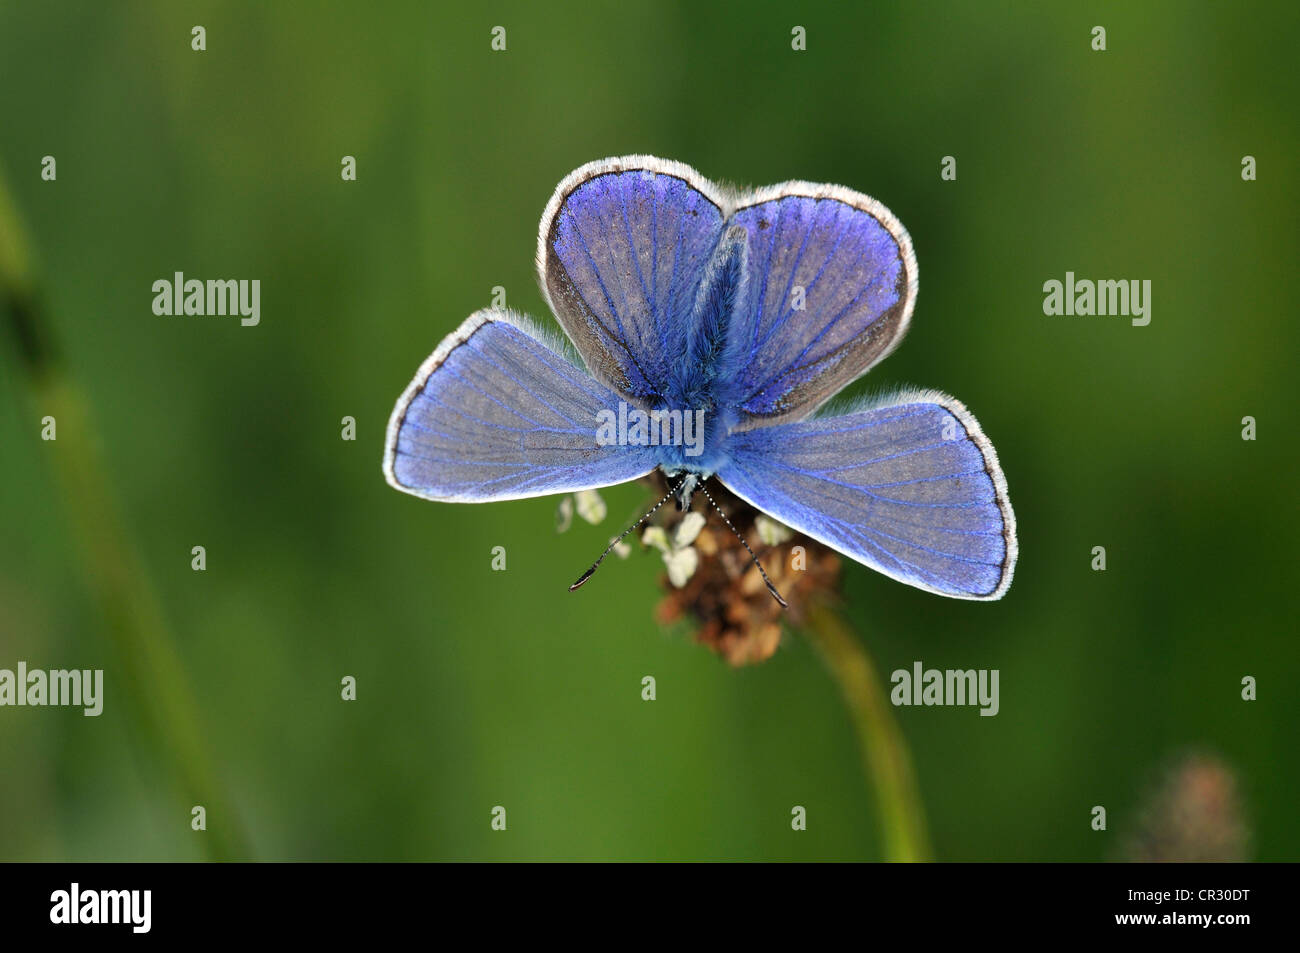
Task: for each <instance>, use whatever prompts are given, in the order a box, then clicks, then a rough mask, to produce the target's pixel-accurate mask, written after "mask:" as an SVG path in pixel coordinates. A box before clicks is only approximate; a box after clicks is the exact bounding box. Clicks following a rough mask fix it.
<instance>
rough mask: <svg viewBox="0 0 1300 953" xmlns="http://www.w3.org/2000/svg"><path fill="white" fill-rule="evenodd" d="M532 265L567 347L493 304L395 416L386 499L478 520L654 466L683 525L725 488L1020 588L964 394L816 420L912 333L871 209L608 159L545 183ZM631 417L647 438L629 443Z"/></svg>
mask: <svg viewBox="0 0 1300 953" xmlns="http://www.w3.org/2000/svg"><path fill="white" fill-rule="evenodd" d="M537 269H538V274H539V278H540V281H541V286H542V291H543V293H544V294H545V296H546V300H547V303H548V304H549V305H550V306H551V310H552V311H553V312H554V313H555V316H556V318H558V319H559V323H560V326H561V327H562V328H563V329H564V332H565V334H567V335H568V341H565V340H564V339H563V338H560V337H559V336H558V335H555V334H552V333H548V332H546V331H544V330H542V329H540V328H538V327H537V326H535V325H534V324H532V323H531V322H530V321H529V320H528V319H526V318H524V317H521V316H519V315H516V314H513V313H511V312H508V311H506V310H504V309H493V308H488V309H485V310H483V311H479V312H477V313H475V314H473V315H471V316H470V317H469V318H468V319H466V320H465V322H464V323H463V324H462V325H461V326H460V327H459V328H457V329H456V330H455V331H454V332H452V334H450V335H449V336H448V337H447V338H446V339H445V340H444V341H443V342H442V343H441V344H440V345H439V346H438V348H437V350H436V351H434V352H433V354H432V355H431V356H430V357H429V358H428V360H426V361H425V362H424V364H423V365H421V367H420V370H419V372H418V373H417V374H416V375H415V379H414V380H413V381H411V384H410V386H408V387H407V388H406V391H405V392H404V393H403V394H402V396H401V397H400V398H399V399H398V401H397V406H396V407H394V408H393V414H392V417H391V419H390V420H389V424H388V434H387V445H386V450H385V454H384V474H385V476H386V477H387V478H388V482H389V483H390V484H392V486H394V487H396V488H397V489H399V490H402V491H404V492H406V493H411V494H414V495H415V496H419V497H423V498H425V499H430V500H442V501H448V502H459V503H481V502H488V501H493V500H510V499H520V498H524V497H533V496H542V495H545V494H550V493H567V492H572V491H576V490H584V489H596V488H599V487H606V486H611V485H613V484H616V483H623V482H625V481H628V480H634V479H637V478H639V477H643V476H645V475H647V474H648V473H650V472H652V471H653V470H654V469H655V468H656V467H658V468H659V469H660V470H662V471H663V473H664V474H665V475H666V476H667V477H668V478H669V481H670V485H673V483H674V482H675V485H674V486H673V489H672V491H671V493H670V495H674V496H675V497H676V499H677V503H678V505H679V506H680V507H682V508H687V507H689V506H690V501H691V495H692V494H693V492H694V491H695V490H696V489H697V488H701V489H702V488H703V487H702V485H703V482H704V481H705V480H707V479H708V478H710V477H716V478H717V479H718V480H719V481H721V483H722V484H723V485H724V486H725V487H727V489H729V490H730V491H731V492H732V493H733V494H735V496H737V497H739V498H740V499H742V500H744V501H745V502H747V503H749V504H750V505H752V506H754V507H755V508H757V509H758V510H760V511H762V512H764V513H767V514H768V515H769V516H771V517H773V518H775V519H777V520H779V521H781V522H782V523H785V524H787V525H788V526H790V527H792V528H794V529H796V530H798V531H799V532H800V533H803V534H804V535H806V536H808V537H810V538H812V539H815V540H817V541H819V542H821V543H824V544H825V545H827V546H829V547H831V548H833V549H835V550H838V551H839V552H841V553H843V554H844V555H846V556H849V557H851V558H852V559H855V560H857V561H858V562H860V563H863V564H865V565H867V566H870V567H871V568H873V569H875V570H878V571H879V572H882V573H884V574H885V575H887V576H890V577H892V578H894V579H897V580H899V581H900V582H905V583H907V584H908V585H911V586H916V587H917V588H920V589H924V590H927V591H929V592H934V593H938V594H940V595H945V596H953V597H956V598H962V599H999V598H1001V597H1002V595H1003V594H1004V593H1005V592H1006V591H1007V587H1008V586H1010V585H1011V576H1012V572H1013V570H1014V568H1015V563H1016V531H1015V517H1014V515H1013V514H1012V511H1011V502H1010V500H1009V498H1008V496H1007V484H1006V480H1005V478H1004V477H1003V475H1002V469H1001V467H1000V466H999V465H998V458H997V454H996V453H995V452H994V449H993V445H992V444H991V443H990V442H989V440H988V438H987V437H985V436H984V432H983V431H982V430H981V429H980V426H979V424H978V423H977V422H976V420H975V418H974V417H973V416H972V415H971V414H970V412H969V411H967V410H966V408H965V407H964V406H963V405H962V404H961V403H960V402H959V401H957V400H955V399H954V398H952V397H949V396H947V395H946V394H942V393H939V392H937V391H922V390H907V391H902V392H898V393H894V394H892V395H890V396H888V397H884V398H876V399H874V400H871V401H868V402H860V403H858V404H856V405H853V406H849V407H846V408H843V409H842V410H840V411H837V412H834V413H827V412H826V411H825V410H824V409H823V410H822V411H821V412H818V411H819V408H823V405H825V404H826V402H827V401H828V400H829V399H830V398H831V397H833V396H834V395H835V394H836V393H837V392H838V391H840V390H841V389H843V388H844V387H845V386H846V385H848V384H849V383H851V382H852V381H854V380H855V379H857V378H858V377H860V376H861V375H862V374H864V373H865V372H866V371H867V370H868V369H870V368H871V367H872V366H873V365H875V364H876V363H877V362H878V361H880V360H882V359H883V358H885V357H886V356H887V355H888V354H889V353H890V352H891V351H893V349H894V348H895V347H897V346H898V344H899V342H900V341H901V340H902V338H903V335H904V334H905V333H906V332H907V328H908V324H909V322H910V321H911V317H912V308H913V305H914V304H915V301H916V290H917V265H916V256H915V254H914V252H913V250H912V241H911V238H910V237H909V236H908V234H907V232H906V230H905V229H904V228H903V226H902V225H901V224H900V223H899V221H898V219H896V218H895V217H894V216H893V214H891V213H890V211H889V210H888V209H886V208H885V207H884V206H883V205H881V204H880V203H879V202H877V201H876V200H875V199H872V198H869V197H867V196H865V195H862V194H860V193H858V192H854V191H851V190H849V189H846V188H843V187H841V186H837V185H814V184H811V183H808V182H785V183H782V184H780V185H773V186H767V187H765V188H761V189H757V190H755V191H748V192H742V191H735V190H731V189H728V188H724V187H721V186H718V185H715V184H714V183H712V182H710V181H709V180H707V179H705V178H703V177H702V176H701V175H700V174H699V173H697V172H696V171H695V170H694V169H692V168H690V167H689V166H686V165H683V164H682V163H680V162H671V161H666V160H663V159H656V158H653V157H650V156H625V157H622V158H614V159H604V160H601V161H599V162H593V163H589V164H587V165H584V166H583V167H582V168H580V169H577V170H576V171H574V172H573V173H571V174H570V175H569V176H567V177H566V178H565V179H564V181H563V182H561V183H560V185H559V187H558V188H557V189H556V190H555V194H554V195H553V196H552V197H551V200H550V202H549V203H548V205H547V207H546V211H545V213H544V214H543V215H542V221H541V230H540V234H539V235H538V242H537ZM570 342H571V344H570ZM573 349H576V352H577V354H576V356H575V355H573V354H572V350H573ZM578 358H580V359H581V360H580V361H579V360H578ZM584 365H585V368H584ZM676 411H681V414H680V415H679V416H678V417H676V418H674V417H673V416H672V415H673V412H676ZM620 414H621V415H622V416H620V417H618V419H619V421H620V423H619V426H618V428H617V429H618V435H619V439H616V440H610V439H608V437H609V433H606V435H605V437H606V439H601V438H600V436H599V435H598V422H601V421H604V422H609V421H610V420H611V416H612V415H620ZM629 416H630V418H631V419H634V420H639V421H644V420H646V419H647V418H649V419H650V421H651V427H650V430H652V431H654V433H653V434H652V435H650V436H647V434H646V432H645V428H644V427H642V428H641V430H640V431H636V428H627V433H626V434H624V428H623V423H622V421H625V420H627V419H629ZM656 419H657V420H658V421H659V424H660V428H659V430H655V427H654V422H655V420H656ZM674 420H679V421H681V420H684V421H686V426H688V427H689V423H690V422H691V421H694V420H698V421H700V423H701V425H702V436H701V435H697V437H698V439H697V440H695V441H693V442H688V441H686V440H684V439H680V438H681V437H682V429H683V427H682V423H678V424H677V429H676V432H675V436H676V437H677V438H679V439H676V440H674V439H671V438H673V437H674V431H673V427H672V424H673V421H674ZM609 429H611V430H612V429H614V428H609ZM661 435H662V436H665V437H666V438H669V439H664V440H656V439H654V438H655V437H658V436H661ZM705 492H706V493H707V490H706V491H705ZM662 502H663V501H661V503H662ZM760 568H761V567H760ZM593 570H594V567H593ZM587 575H590V571H589V572H588V574H587ZM585 579H586V576H584V577H583V579H580V580H579V582H578V583H576V584H575V587H576V585H579V584H581V582H582V581H584V580H585ZM774 594H775V591H774ZM778 598H779V596H778Z"/></svg>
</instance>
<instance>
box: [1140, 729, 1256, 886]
mask: <svg viewBox="0 0 1300 953" xmlns="http://www.w3.org/2000/svg"><path fill="white" fill-rule="evenodd" d="M1248 843H1249V832H1248V829H1247V826H1246V822H1245V820H1244V819H1243V815H1242V809H1241V803H1240V799H1239V797H1238V794H1237V779H1236V777H1235V776H1234V775H1233V772H1232V770H1231V769H1230V768H1228V766H1227V765H1226V764H1224V763H1223V761H1222V760H1220V759H1219V758H1217V757H1215V756H1214V755H1210V754H1204V753H1193V754H1189V755H1184V756H1183V757H1181V758H1179V759H1178V760H1177V761H1175V762H1173V764H1172V765H1171V767H1169V768H1168V769H1166V771H1165V772H1164V775H1163V777H1162V779H1161V780H1160V781H1159V782H1158V783H1157V784H1156V785H1155V787H1154V788H1153V790H1152V792H1151V793H1150V794H1148V796H1147V798H1146V800H1145V803H1144V805H1143V808H1142V812H1141V815H1140V817H1139V820H1138V828H1137V830H1136V832H1135V833H1134V834H1133V836H1132V837H1130V839H1129V842H1128V845H1127V847H1126V849H1125V859H1126V860H1131V861H1138V862H1152V861H1159V862H1219V863H1229V862H1235V861H1244V860H1246V859H1247V852H1248Z"/></svg>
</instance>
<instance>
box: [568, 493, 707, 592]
mask: <svg viewBox="0 0 1300 953" xmlns="http://www.w3.org/2000/svg"><path fill="white" fill-rule="evenodd" d="M682 479H683V480H685V479H686V478H685V477H682ZM679 486H681V483H678V484H677V486H674V487H672V488H671V489H669V490H668V492H667V493H665V494H664V498H663V499H662V500H660V501H659V502H658V503H656V504H655V505H654V506H652V507H650V511H649V512H648V513H646V515H645V516H643V517H641V518H640V519H639V520H637V521H636V522H635V523H633V524H632V525H631V526H629V527H628V528H627V529H625V530H623V535H622V536H620V537H618V539H616V540H614V541H613V542H611V543H610V544H609V545H608V546H606V547H605V551H604V552H603V553H601V554H600V558H599V559H597V560H596V561H595V562H594V563H592V564H591V568H590V569H588V570H587V571H586V572H584V573H583V574H582V575H581V576H579V577H578V581H577V582H575V583H574V584H573V585H571V586H570V587H569V591H570V592H573V591H574V590H575V589H577V588H578V587H579V586H581V585H582V584H583V583H584V582H586V581H587V580H588V579H590V578H591V577H592V576H593V575H595V573H596V570H597V569H599V568H600V564H601V563H602V562H604V561H605V557H606V556H608V555H609V554H610V552H612V551H613V549H614V547H615V546H617V545H618V544H619V543H621V542H623V539H624V537H626V536H627V534H628V533H630V532H632V530H634V529H636V528H637V527H638V526H640V525H641V524H642V523H644V522H645V521H646V520H648V519H649V518H650V517H652V516H654V515H655V510H657V509H659V507H661V506H663V505H664V504H665V503H667V502H668V501H669V500H670V499H671V498H672V496H673V494H674V493H676V492H677V487H679Z"/></svg>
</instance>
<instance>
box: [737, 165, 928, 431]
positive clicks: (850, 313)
mask: <svg viewBox="0 0 1300 953" xmlns="http://www.w3.org/2000/svg"><path fill="white" fill-rule="evenodd" d="M728 225H729V226H737V225H739V226H741V227H743V228H744V229H745V231H746V233H747V234H748V237H749V249H748V252H749V254H748V262H749V296H748V299H747V306H746V307H745V309H743V310H742V311H739V312H738V313H737V314H736V315H735V316H734V318H733V320H732V322H731V337H730V341H729V347H728V351H727V357H726V365H727V367H728V368H731V369H733V370H734V374H733V375H732V378H731V386H730V387H729V388H728V389H727V390H726V391H725V392H724V393H723V394H722V395H721V399H722V401H723V402H725V403H727V404H730V405H732V406H735V407H736V408H737V409H738V410H739V411H740V413H741V415H742V418H746V419H748V420H751V421H753V422H754V423H756V424H762V423H770V422H775V421H778V420H783V419H788V420H799V419H802V418H804V417H807V416H808V415H810V414H811V413H812V412H813V411H814V410H815V409H816V408H817V407H818V406H820V405H821V404H822V403H824V402H825V401H826V400H827V399H829V398H830V397H831V396H833V395H834V394H835V393H836V392H837V391H839V390H840V389H841V388H843V387H844V386H845V385H847V384H849V383H850V382H851V381H853V380H854V379H855V378H857V377H859V376H860V375H861V374H863V373H865V372H866V371H867V370H868V368H870V367H871V366H872V365H873V364H875V363H876V362H878V361H880V360H881V359H882V358H884V357H885V356H886V355H887V354H889V352H890V351H892V350H893V349H894V348H895V347H896V346H897V345H898V343H899V342H900V341H901V340H902V337H903V335H904V334H905V333H906V331H907V326H908V323H909V321H910V320H911V315H912V307H913V304H914V302H915V298H916V287H917V284H916V282H917V269H916V256H915V254H914V253H913V251H912V241H911V238H910V237H909V236H908V234H907V231H906V230H905V229H904V228H903V226H902V225H901V224H900V223H899V221H898V219H896V218H895V217H894V216H893V215H892V214H891V213H890V212H889V210H888V209H886V208H885V207H884V206H883V205H881V204H880V203H879V202H877V201H875V200H874V199H872V198H869V197H868V196H865V195H862V194H861V193H858V192H853V191H851V190H849V189H845V188H841V187H839V186H833V185H813V184H811V183H806V182H789V183H785V184H783V185H776V186H771V187H769V188H764V189H759V190H758V191H757V192H755V193H752V194H751V195H750V196H749V197H747V198H742V199H740V200H739V201H738V203H737V207H736V210H735V212H734V213H733V214H732V216H731V218H730V219H729V220H728Z"/></svg>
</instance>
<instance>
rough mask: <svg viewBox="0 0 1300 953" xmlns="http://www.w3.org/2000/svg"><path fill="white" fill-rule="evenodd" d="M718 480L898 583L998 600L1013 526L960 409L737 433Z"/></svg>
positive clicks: (900, 404) (938, 406)
mask: <svg viewBox="0 0 1300 953" xmlns="http://www.w3.org/2000/svg"><path fill="white" fill-rule="evenodd" d="M728 452H729V455H730V460H729V462H728V463H727V464H726V465H725V466H723V467H722V468H721V469H720V470H719V472H718V478H719V479H720V480H721V481H722V482H723V484H725V485H726V487H727V488H728V489H730V490H731V491H732V492H733V493H735V494H736V495H737V496H738V497H740V498H741V499H743V500H745V501H746V502H747V503H749V504H751V505H752V506H755V507H757V508H758V509H760V510H762V511H764V512H765V513H768V514H770V515H771V516H774V517H776V518H777V519H779V520H781V521H782V522H784V523H786V524H787V525H789V526H791V527H793V528H794V529H796V530H798V531H799V532H801V533H803V534H804V535H806V536H809V537H811V538H812V539H815V540H818V541H819V542H822V543H825V544H826V545H827V546H830V547H832V548H833V549H836V550H838V551H839V552H841V553H843V554H845V555H846V556H849V557H851V558H853V559H855V560H857V561H858V562H860V563H864V564H866V565H868V566H870V567H871V568H873V569H876V570H878V571H879V572H882V573H884V574H885V575H887V576H890V577H892V578H894V579H897V580H898V581H899V582H905V583H907V584H908V585H912V586H916V587H917V588H919V589H925V590H928V591H930V592H936V593H939V594H941V595H945V596H954V597H957V598H963V599H1000V598H1001V597H1002V594H1003V593H1005V592H1006V590H1007V587H1008V586H1010V585H1011V576H1012V573H1013V571H1014V569H1015V562H1016V551H1017V550H1016V529H1015V516H1014V514H1013V513H1012V511H1011V501H1010V499H1009V498H1008V496H1007V485H1006V480H1005V478H1004V477H1003V476H1002V470H1001V468H1000V467H999V465H998V458H997V454H996V453H995V451H994V450H993V446H992V444H990V443H989V441H988V439H987V438H986V437H985V436H984V433H983V431H982V430H980V426H979V424H978V423H977V422H976V420H975V418H974V417H973V416H971V414H970V413H969V412H968V411H967V410H966V408H965V407H963V406H962V405H961V403H960V402H958V401H957V400H954V399H953V398H951V397H948V396H946V395H944V394H939V393H935V392H932V391H925V392H917V393H915V394H903V395H899V396H897V397H895V398H892V399H891V400H889V401H888V402H884V403H880V404H877V405H876V406H874V407H871V408H870V409H866V410H860V411H857V412H853V413H848V414H845V415H842V416H837V417H822V418H817V419H813V420H805V421H797V422H790V423H782V424H776V425H774V426H770V427H756V428H752V429H749V430H744V431H740V432H738V433H733V434H732V435H731V438H730V442H729V445H728Z"/></svg>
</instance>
